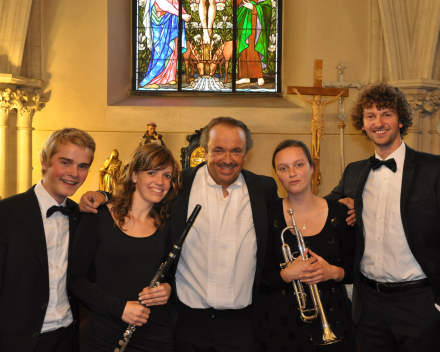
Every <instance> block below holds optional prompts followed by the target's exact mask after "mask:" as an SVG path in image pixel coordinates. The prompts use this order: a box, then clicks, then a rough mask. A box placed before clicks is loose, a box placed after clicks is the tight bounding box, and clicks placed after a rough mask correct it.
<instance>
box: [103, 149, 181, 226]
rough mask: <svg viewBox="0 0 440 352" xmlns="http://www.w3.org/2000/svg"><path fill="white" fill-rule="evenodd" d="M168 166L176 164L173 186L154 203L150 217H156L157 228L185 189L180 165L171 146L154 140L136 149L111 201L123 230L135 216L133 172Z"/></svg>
mask: <svg viewBox="0 0 440 352" xmlns="http://www.w3.org/2000/svg"><path fill="white" fill-rule="evenodd" d="M168 165H171V166H172V167H173V173H172V177H171V187H170V190H169V191H168V193H167V194H166V196H165V197H164V198H163V199H162V200H161V201H160V202H159V203H156V204H154V205H153V208H152V209H151V211H150V214H149V216H150V217H151V218H152V219H153V220H154V225H155V226H156V227H163V226H164V224H165V219H166V218H168V217H169V216H170V209H171V202H172V200H173V199H174V197H175V196H176V195H177V192H178V191H179V190H180V189H181V188H182V181H181V177H180V172H179V171H180V170H179V164H178V163H177V162H176V160H175V159H174V157H173V154H171V151H170V150H169V149H168V148H165V147H163V146H161V145H157V144H155V143H147V144H145V145H141V146H139V147H137V148H136V150H135V151H134V152H133V154H132V156H131V159H130V160H129V162H128V163H127V164H126V165H125V166H124V168H123V174H122V177H121V181H120V184H119V186H118V187H117V188H116V190H115V193H114V195H113V196H112V199H111V200H110V201H109V203H111V204H113V207H112V208H111V212H112V214H113V217H114V218H115V220H116V221H117V223H118V226H119V227H120V228H121V229H123V226H124V224H125V220H126V218H132V215H131V214H130V211H131V207H132V204H133V193H134V191H135V189H136V187H135V184H134V183H133V180H132V175H133V173H134V172H138V171H147V170H163V169H164V168H166V167H167V166H168Z"/></svg>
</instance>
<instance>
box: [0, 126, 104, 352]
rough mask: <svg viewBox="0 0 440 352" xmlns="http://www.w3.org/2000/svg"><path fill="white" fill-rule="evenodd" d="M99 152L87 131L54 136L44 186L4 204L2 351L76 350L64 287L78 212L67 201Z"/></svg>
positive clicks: (46, 149)
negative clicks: (96, 151) (96, 152)
mask: <svg viewBox="0 0 440 352" xmlns="http://www.w3.org/2000/svg"><path fill="white" fill-rule="evenodd" d="M94 152H95V142H94V140H93V138H92V137H91V136H90V135H89V134H87V133H86V132H84V131H81V130H78V129H75V128H64V129H62V130H58V131H55V132H54V133H52V135H51V136H50V137H49V138H48V139H47V140H46V142H45V144H44V146H43V149H42V151H41V155H40V162H41V166H42V179H41V181H40V182H39V183H38V184H37V185H34V186H32V187H31V188H30V189H29V190H28V191H26V192H25V193H22V194H18V195H15V196H12V197H9V198H7V199H4V200H2V201H0V223H1V224H2V226H1V227H0V351H4V352H17V351H20V352H31V351H33V352H39V351H44V352H52V351H57V352H73V351H76V350H77V345H78V343H77V337H76V332H75V330H76V329H75V325H76V324H75V319H76V318H77V305H76V302H75V300H74V298H72V297H70V296H69V294H68V292H67V288H66V282H67V278H68V276H69V270H68V265H67V259H68V256H69V250H70V248H71V243H72V240H73V235H74V233H75V229H76V226H77V224H78V221H79V219H80V216H79V215H80V214H79V212H78V205H77V204H76V203H75V202H73V201H72V200H70V199H68V198H67V197H70V196H73V195H74V193H75V192H76V190H77V189H78V188H79V187H80V186H81V185H82V184H83V183H84V181H85V179H86V178H87V174H88V171H89V168H90V165H91V164H92V161H93V155H94Z"/></svg>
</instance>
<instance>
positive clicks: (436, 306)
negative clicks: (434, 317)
mask: <svg viewBox="0 0 440 352" xmlns="http://www.w3.org/2000/svg"><path fill="white" fill-rule="evenodd" d="M434 304H435V308H437V310H438V311H440V306H439V305H438V304H436V303H434Z"/></svg>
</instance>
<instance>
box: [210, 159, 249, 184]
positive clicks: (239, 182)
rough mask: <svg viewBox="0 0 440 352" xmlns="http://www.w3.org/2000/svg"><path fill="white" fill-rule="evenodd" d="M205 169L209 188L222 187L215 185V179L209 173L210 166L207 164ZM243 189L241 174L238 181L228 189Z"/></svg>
mask: <svg viewBox="0 0 440 352" xmlns="http://www.w3.org/2000/svg"><path fill="white" fill-rule="evenodd" d="M204 168H205V177H206V183H207V184H208V186H213V187H217V188H218V187H221V185H219V184H217V183H215V181H214V180H213V178H212V177H211V175H210V174H209V171H208V164H206V165H205V166H204ZM234 186H235V187H241V186H243V175H242V174H241V172H240V173H239V174H238V177H237V179H236V180H235V181H234V183H233V184H231V185H230V186H229V187H228V188H226V189H230V188H231V187H234Z"/></svg>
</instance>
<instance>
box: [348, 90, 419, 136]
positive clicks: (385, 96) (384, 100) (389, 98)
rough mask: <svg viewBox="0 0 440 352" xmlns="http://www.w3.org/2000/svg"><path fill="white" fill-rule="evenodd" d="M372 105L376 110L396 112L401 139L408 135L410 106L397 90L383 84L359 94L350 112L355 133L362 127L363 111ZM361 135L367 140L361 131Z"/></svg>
mask: <svg viewBox="0 0 440 352" xmlns="http://www.w3.org/2000/svg"><path fill="white" fill-rule="evenodd" d="M374 104H375V105H376V108H377V109H378V110H382V109H384V108H387V109H394V110H396V111H397V116H398V117H399V122H400V123H401V124H402V125H403V127H402V128H401V129H400V137H401V138H403V136H406V135H407V134H408V128H409V127H411V126H412V124H413V122H412V111H411V106H410V105H409V103H408V101H407V100H406V97H405V95H404V94H403V92H402V91H401V90H400V89H399V88H397V87H391V86H388V85H386V84H385V83H381V84H378V85H375V86H372V87H369V88H367V89H366V90H365V91H364V92H362V93H361V94H359V98H358V100H357V102H356V103H355V105H354V106H353V108H352V110H351V119H352V122H353V126H354V128H355V129H356V130H357V131H360V130H362V127H364V110H365V109H370V108H371V107H372V106H373V105H374ZM362 134H363V135H365V136H366V138H367V139H369V138H368V136H367V133H366V132H365V131H363V130H362Z"/></svg>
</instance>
